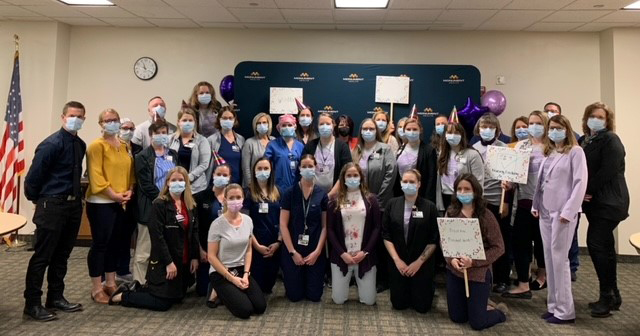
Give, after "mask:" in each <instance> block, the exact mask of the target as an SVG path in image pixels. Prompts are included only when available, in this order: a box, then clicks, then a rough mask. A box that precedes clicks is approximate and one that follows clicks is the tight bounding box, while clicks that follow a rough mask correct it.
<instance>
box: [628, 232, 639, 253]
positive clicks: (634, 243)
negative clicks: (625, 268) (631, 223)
mask: <svg viewBox="0 0 640 336" xmlns="http://www.w3.org/2000/svg"><path fill="white" fill-rule="evenodd" d="M629 243H631V245H632V246H633V247H635V248H636V251H637V252H638V254H640V232H638V233H634V234H632V235H631V237H629Z"/></svg>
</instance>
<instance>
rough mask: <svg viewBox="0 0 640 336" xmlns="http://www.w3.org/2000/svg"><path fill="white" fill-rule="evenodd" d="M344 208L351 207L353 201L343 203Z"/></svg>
mask: <svg viewBox="0 0 640 336" xmlns="http://www.w3.org/2000/svg"><path fill="white" fill-rule="evenodd" d="M342 208H343V209H351V203H342Z"/></svg>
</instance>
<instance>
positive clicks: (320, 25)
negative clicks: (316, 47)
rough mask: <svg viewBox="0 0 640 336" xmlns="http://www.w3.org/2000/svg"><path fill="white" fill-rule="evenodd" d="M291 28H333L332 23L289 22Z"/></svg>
mask: <svg viewBox="0 0 640 336" xmlns="http://www.w3.org/2000/svg"><path fill="white" fill-rule="evenodd" d="M290 26H291V29H315V30H335V29H336V25H334V24H326V25H322V24H291V25H290Z"/></svg>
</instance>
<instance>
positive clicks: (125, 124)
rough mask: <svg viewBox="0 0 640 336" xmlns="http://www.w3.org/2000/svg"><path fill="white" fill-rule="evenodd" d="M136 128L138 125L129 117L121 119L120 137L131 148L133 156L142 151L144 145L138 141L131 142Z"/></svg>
mask: <svg viewBox="0 0 640 336" xmlns="http://www.w3.org/2000/svg"><path fill="white" fill-rule="evenodd" d="M135 130H136V125H135V124H134V123H133V121H131V119H129V118H122V119H120V133H119V134H118V137H119V138H120V140H122V141H124V142H125V143H126V144H127V146H128V147H129V148H130V149H131V150H130V152H131V156H132V157H135V156H136V155H137V154H138V153H140V151H142V149H143V148H142V146H140V145H138V144H137V143H133V142H131V139H133V132H134V131H135Z"/></svg>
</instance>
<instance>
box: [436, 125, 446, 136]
mask: <svg viewBox="0 0 640 336" xmlns="http://www.w3.org/2000/svg"><path fill="white" fill-rule="evenodd" d="M436 133H437V134H438V135H442V134H443V133H444V125H436Z"/></svg>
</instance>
